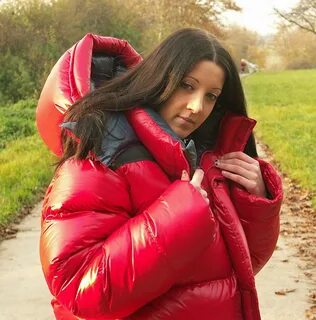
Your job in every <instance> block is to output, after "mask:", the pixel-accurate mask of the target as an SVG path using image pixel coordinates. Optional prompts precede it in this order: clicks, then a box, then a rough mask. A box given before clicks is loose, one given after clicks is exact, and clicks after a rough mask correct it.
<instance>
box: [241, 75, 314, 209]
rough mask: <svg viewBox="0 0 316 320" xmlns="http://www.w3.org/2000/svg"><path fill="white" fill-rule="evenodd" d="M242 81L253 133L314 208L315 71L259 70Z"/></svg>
mask: <svg viewBox="0 0 316 320" xmlns="http://www.w3.org/2000/svg"><path fill="white" fill-rule="evenodd" d="M243 83H244V87H245V92H246V96H247V101H248V109H249V114H250V116H252V117H254V118H255V119H256V120H257V121H258V124H257V126H256V128H255V132H256V135H257V136H258V137H259V138H261V140H262V141H263V142H264V143H266V144H268V145H269V147H270V149H271V150H272V152H273V154H274V155H275V159H276V160H277V161H278V162H279V163H280V167H281V170H282V171H283V172H286V173H288V174H289V176H290V177H292V178H294V179H295V180H296V181H297V182H298V183H299V184H300V185H301V186H303V187H304V188H306V189H308V190H310V191H311V192H312V193H313V194H314V197H313V205H314V207H316V199H315V193H316V170H315V166H316V149H315V141H316V89H315V88H316V70H298V71H283V72H274V73H272V72H271V73H267V72H262V73H261V72H260V73H257V74H254V75H252V76H249V77H246V78H244V79H243Z"/></svg>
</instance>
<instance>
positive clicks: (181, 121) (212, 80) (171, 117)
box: [159, 60, 225, 138]
mask: <svg viewBox="0 0 316 320" xmlns="http://www.w3.org/2000/svg"><path fill="white" fill-rule="evenodd" d="M224 81H225V74H224V70H223V69H222V68H221V67H220V66H218V65H217V64H215V63H214V62H211V61H209V60H201V61H199V62H198V63H197V64H196V65H195V66H194V67H193V69H192V70H191V71H190V72H188V73H187V74H186V75H185V76H184V78H183V79H182V81H181V83H180V86H179V87H178V88H177V89H176V90H175V92H174V93H173V94H172V96H171V97H170V98H169V99H168V100H167V101H166V102H165V103H164V104H162V106H161V108H160V110H159V113H160V115H161V117H162V118H163V119H164V120H165V121H166V122H167V123H168V125H169V126H170V127H171V129H172V130H173V131H174V132H175V133H176V134H177V135H178V137H180V138H186V137H187V136H188V135H190V134H191V133H192V132H193V131H194V130H195V129H197V128H198V127H199V126H200V125H201V124H202V123H203V122H204V121H205V120H206V118H207V117H208V116H209V115H210V113H211V112H212V110H213V108H214V106H215V103H216V100H217V98H218V97H219V95H220V94H221V92H222V88H223V85H224Z"/></svg>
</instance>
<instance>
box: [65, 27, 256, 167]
mask: <svg viewBox="0 0 316 320" xmlns="http://www.w3.org/2000/svg"><path fill="white" fill-rule="evenodd" d="M204 59H207V60H210V61H213V62H214V63H216V64H218V65H219V66H221V67H222V68H223V70H224V72H225V83H224V87H223V90H222V93H221V95H220V97H219V99H218V101H217V104H218V105H220V106H221V107H222V108H223V109H224V110H225V111H232V112H234V113H236V114H240V115H245V116H247V111H246V102H245V96H244V92H243V89H242V85H241V81H240V78H239V75H238V71H237V68H236V66H235V64H234V62H233V59H232V58H231V56H230V54H229V53H228V51H227V50H226V49H225V48H224V47H223V46H222V45H221V44H220V43H219V41H218V40H217V39H216V38H215V37H214V36H212V35H211V34H209V33H207V32H206V31H203V30H200V29H193V28H186V29H181V30H179V31H176V32H175V33H173V34H171V35H170V36H169V37H168V38H166V39H165V40H164V41H163V42H162V43H161V44H160V45H159V46H158V47H157V48H156V49H155V50H154V51H153V52H152V53H150V54H149V55H148V56H147V57H146V58H144V60H143V61H142V62H140V63H139V64H138V65H137V66H136V67H134V68H133V69H130V70H128V71H127V72H126V73H124V74H122V75H121V76H119V77H117V78H114V79H112V80H110V81H108V82H106V83H105V84H104V85H103V86H102V87H100V88H97V89H96V90H94V91H92V92H90V93H89V94H87V95H86V96H85V97H83V98H82V99H80V100H78V101H77V102H76V103H74V104H73V105H72V106H71V107H70V108H69V110H68V111H67V113H66V115H65V118H64V119H65V122H66V121H74V122H76V123H77V124H76V131H75V135H76V136H77V137H78V138H79V142H78V141H76V140H75V139H73V137H71V136H69V134H67V133H66V131H65V130H64V129H63V130H62V145H63V156H62V158H61V159H60V161H59V165H60V164H62V163H63V162H64V161H65V160H67V159H68V158H70V157H74V158H76V159H84V158H86V157H87V156H88V154H89V152H90V151H95V152H97V151H98V150H99V148H100V145H101V141H102V136H103V134H104V129H105V127H106V122H107V118H108V116H109V112H116V111H124V110H129V109H132V108H134V107H135V106H143V107H147V108H153V109H155V110H159V106H160V105H161V104H162V103H164V102H165V101H166V100H168V98H170V96H171V95H172V94H173V92H174V91H175V90H176V89H177V88H178V87H179V85H180V83H181V81H182V79H183V77H184V76H185V74H186V73H187V72H188V71H190V70H191V69H192V68H193V66H194V65H195V64H196V63H197V62H198V61H201V60H204ZM245 152H246V153H247V154H249V155H250V156H256V155H257V152H256V146H255V141H254V137H253V135H252V136H251V137H250V139H249V141H248V143H247V146H246V150H245Z"/></svg>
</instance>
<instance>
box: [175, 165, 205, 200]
mask: <svg viewBox="0 0 316 320" xmlns="http://www.w3.org/2000/svg"><path fill="white" fill-rule="evenodd" d="M203 177H204V171H203V170H202V169H196V170H195V172H194V174H193V177H192V179H191V181H190V176H189V174H188V172H187V171H186V170H183V171H182V176H181V180H182V181H190V183H191V184H192V185H193V186H194V187H195V189H197V190H198V191H199V192H200V194H201V195H202V197H203V198H204V199H205V201H206V202H207V203H209V202H210V201H209V199H208V197H207V192H206V191H205V190H204V189H203V188H202V187H201V183H202V180H203Z"/></svg>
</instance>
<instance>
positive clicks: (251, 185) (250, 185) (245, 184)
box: [222, 171, 256, 192]
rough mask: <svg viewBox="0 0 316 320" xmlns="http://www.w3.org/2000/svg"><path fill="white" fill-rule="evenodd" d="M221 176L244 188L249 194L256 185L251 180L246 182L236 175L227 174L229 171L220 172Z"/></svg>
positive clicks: (243, 178)
mask: <svg viewBox="0 0 316 320" xmlns="http://www.w3.org/2000/svg"><path fill="white" fill-rule="evenodd" d="M222 174H223V176H224V177H225V178H228V179H230V180H232V181H234V182H237V183H239V184H240V185H242V186H243V187H245V188H246V189H247V190H248V191H249V192H250V191H251V190H252V189H253V188H254V187H255V185H256V183H255V182H254V181H252V180H248V179H247V178H245V177H242V176H240V175H238V174H235V173H232V172H229V171H222Z"/></svg>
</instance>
